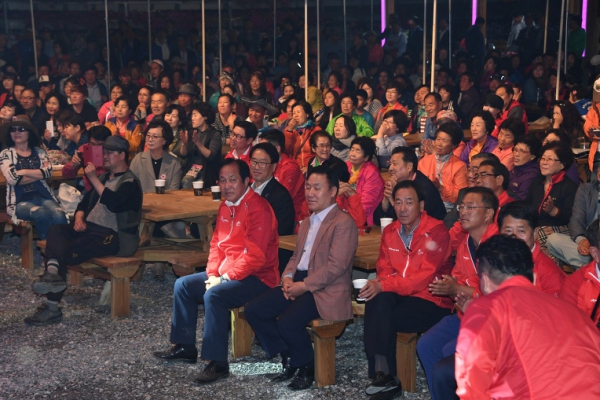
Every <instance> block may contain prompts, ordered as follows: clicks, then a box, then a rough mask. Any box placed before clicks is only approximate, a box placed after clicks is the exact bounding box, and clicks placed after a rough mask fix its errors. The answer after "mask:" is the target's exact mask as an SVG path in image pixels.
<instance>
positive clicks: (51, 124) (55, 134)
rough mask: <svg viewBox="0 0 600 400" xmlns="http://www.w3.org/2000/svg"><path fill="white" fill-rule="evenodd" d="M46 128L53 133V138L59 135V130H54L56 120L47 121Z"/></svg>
mask: <svg viewBox="0 0 600 400" xmlns="http://www.w3.org/2000/svg"><path fill="white" fill-rule="evenodd" d="M46 129H47V130H48V131H50V133H51V134H52V137H53V138H57V137H58V132H56V131H55V130H54V122H52V121H46Z"/></svg>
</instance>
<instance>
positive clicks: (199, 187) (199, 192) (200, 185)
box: [192, 181, 204, 196]
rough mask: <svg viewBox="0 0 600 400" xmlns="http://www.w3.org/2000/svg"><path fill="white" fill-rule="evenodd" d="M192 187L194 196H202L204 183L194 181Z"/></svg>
mask: <svg viewBox="0 0 600 400" xmlns="http://www.w3.org/2000/svg"><path fill="white" fill-rule="evenodd" d="M192 186H193V187H194V196H202V188H203V187H204V181H194V182H192Z"/></svg>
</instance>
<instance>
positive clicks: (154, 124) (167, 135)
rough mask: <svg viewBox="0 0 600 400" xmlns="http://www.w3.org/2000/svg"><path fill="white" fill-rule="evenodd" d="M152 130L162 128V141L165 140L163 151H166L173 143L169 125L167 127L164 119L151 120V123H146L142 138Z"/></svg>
mask: <svg viewBox="0 0 600 400" xmlns="http://www.w3.org/2000/svg"><path fill="white" fill-rule="evenodd" d="M154 128H162V134H163V139H165V144H164V145H163V150H166V149H168V148H169V146H170V145H171V143H173V139H174V135H173V128H171V125H169V124H168V123H167V121H165V120H164V119H162V118H153V119H152V121H150V122H148V125H147V126H146V129H144V137H145V136H146V135H147V134H148V131H149V130H150V129H154Z"/></svg>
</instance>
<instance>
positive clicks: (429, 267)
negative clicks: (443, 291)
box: [376, 211, 452, 308]
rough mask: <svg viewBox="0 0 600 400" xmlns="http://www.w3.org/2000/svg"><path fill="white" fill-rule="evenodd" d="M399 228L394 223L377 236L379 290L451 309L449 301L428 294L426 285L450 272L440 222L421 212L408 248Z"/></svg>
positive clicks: (446, 237) (446, 238)
mask: <svg viewBox="0 0 600 400" xmlns="http://www.w3.org/2000/svg"><path fill="white" fill-rule="evenodd" d="M401 227H402V224H400V221H398V220H396V221H394V222H392V223H391V224H390V225H389V226H387V227H386V228H385V229H384V230H383V233H382V235H381V247H380V251H379V258H378V259H377V264H376V268H377V279H379V281H380V282H381V288H382V290H383V291H384V292H394V293H397V294H399V295H401V296H414V297H420V298H422V299H424V300H427V301H430V302H432V303H435V304H436V305H438V306H440V307H444V308H452V301H451V300H450V298H448V297H440V296H434V295H432V294H431V293H430V292H429V284H430V283H431V282H432V281H433V279H434V277H436V276H439V277H441V275H443V274H448V272H449V270H450V268H449V267H450V265H449V264H448V263H447V261H448V257H449V256H450V252H451V249H450V236H449V235H448V231H447V230H446V227H445V225H444V223H443V222H442V221H438V220H437V219H435V218H433V217H430V216H429V215H427V213H426V212H425V211H423V212H422V213H421V222H420V223H419V226H418V227H417V228H416V229H415V232H414V233H413V239H412V242H411V243H410V249H408V248H407V247H406V246H405V245H404V242H403V241H402V239H401V238H400V234H399V231H400V229H401Z"/></svg>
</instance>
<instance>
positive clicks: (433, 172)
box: [418, 154, 467, 203]
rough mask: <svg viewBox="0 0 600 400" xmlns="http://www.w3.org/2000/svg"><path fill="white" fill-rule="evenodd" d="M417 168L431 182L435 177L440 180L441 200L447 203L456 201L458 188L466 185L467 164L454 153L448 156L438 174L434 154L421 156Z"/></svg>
mask: <svg viewBox="0 0 600 400" xmlns="http://www.w3.org/2000/svg"><path fill="white" fill-rule="evenodd" d="M418 169H419V171H421V172H422V173H423V175H425V176H427V177H428V178H429V180H431V181H432V182H434V181H435V180H436V179H439V180H441V182H442V183H443V186H440V189H441V190H440V194H441V196H442V200H444V201H446V202H448V203H456V199H457V198H458V192H459V191H460V189H462V188H465V187H467V164H465V163H464V162H462V161H461V160H460V158H458V157H456V156H455V155H451V156H450V159H449V160H448V162H446V164H444V167H443V168H442V170H441V171H440V173H439V174H438V172H437V159H436V157H435V154H429V155H427V156H425V157H423V158H422V159H421V161H419V167H418ZM440 176H441V179H440Z"/></svg>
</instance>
